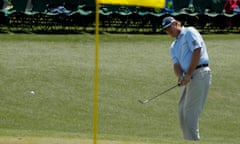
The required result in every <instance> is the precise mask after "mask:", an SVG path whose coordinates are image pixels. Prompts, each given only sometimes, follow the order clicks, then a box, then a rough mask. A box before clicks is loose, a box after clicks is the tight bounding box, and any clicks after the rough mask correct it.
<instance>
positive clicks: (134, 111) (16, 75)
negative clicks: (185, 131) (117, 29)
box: [0, 34, 240, 144]
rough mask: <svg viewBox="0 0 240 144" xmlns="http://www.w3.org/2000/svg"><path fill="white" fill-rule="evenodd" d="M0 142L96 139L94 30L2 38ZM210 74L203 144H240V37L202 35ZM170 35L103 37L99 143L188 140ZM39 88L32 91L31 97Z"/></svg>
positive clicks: (202, 123) (170, 143)
mask: <svg viewBox="0 0 240 144" xmlns="http://www.w3.org/2000/svg"><path fill="white" fill-rule="evenodd" d="M0 39H1V43H0V55H1V56H0V76H1V80H0V84H1V87H0V96H1V101H0V143H4V144H10V143H11V144H19V143H20V144H21V143H25V144H38V143H44V144H48V143H49V144H50V143H67V144H69V143H70V144H71V143H73V144H75V143H86V144H89V143H92V141H91V139H92V133H93V130H92V129H93V95H94V91H93V86H94V64H95V63H94V60H95V55H94V54H95V39H94V35H88V34H83V35H31V34H29V35H24V34H19V35H10V34H5V35H0ZM204 39H205V41H206V44H207V46H208V52H209V56H210V60H211V63H210V65H211V69H212V72H213V80H212V87H211V90H210V93H209V97H208V99H207V102H206V105H205V108H204V111H203V113H202V116H201V120H200V133H201V138H202V139H201V142H199V143H201V144H238V143H239V141H240V138H239V136H238V135H239V133H240V129H239V124H240V115H239V111H240V108H239V100H240V94H239V92H238V89H239V85H238V84H239V83H240V77H239V70H240V64H239V61H240V57H239V56H238V55H239V44H240V42H239V35H234V34H229V35H204ZM171 41H172V39H171V38H169V37H168V36H166V35H127V34H125V35H108V34H104V35H100V45H99V47H100V49H99V121H98V138H99V142H100V143H104V144H106V143H110V144H115V143H116V144H128V143H129V144H136V143H138V144H139V143H143V144H147V143H148V144H152V143H161V144H162V143H164V144H179V143H180V144H181V143H182V144H185V143H191V142H187V141H184V140H183V139H182V136H181V131H180V126H179V123H178V115H177V104H178V96H179V90H178V89H175V90H173V91H171V92H169V93H167V94H165V95H163V96H161V97H159V98H158V99H156V100H154V101H152V102H151V103H148V104H146V105H141V104H139V103H138V101H137V100H138V99H145V98H148V97H151V96H153V95H155V94H157V93H159V92H161V91H162V90H164V89H167V88H169V87H170V86H172V85H174V84H175V83H176V77H175V76H174V73H173V71H172V65H171V59H170V56H169V46H170V44H171ZM31 90H34V91H35V93H36V94H35V95H33V96H32V95H30V91H31Z"/></svg>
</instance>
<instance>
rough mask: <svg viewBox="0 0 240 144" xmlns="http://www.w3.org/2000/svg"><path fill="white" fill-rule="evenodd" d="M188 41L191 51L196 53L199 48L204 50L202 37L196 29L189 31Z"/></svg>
mask: <svg viewBox="0 0 240 144" xmlns="http://www.w3.org/2000/svg"><path fill="white" fill-rule="evenodd" d="M187 40H188V41H187V42H188V45H189V47H190V49H191V51H194V50H195V49H197V48H202V37H201V35H200V34H199V32H198V31H197V30H195V29H194V28H191V29H190V31H188V33H187Z"/></svg>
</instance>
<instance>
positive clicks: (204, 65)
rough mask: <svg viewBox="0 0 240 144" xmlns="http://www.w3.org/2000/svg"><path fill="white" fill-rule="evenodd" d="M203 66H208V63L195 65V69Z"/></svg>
mask: <svg viewBox="0 0 240 144" xmlns="http://www.w3.org/2000/svg"><path fill="white" fill-rule="evenodd" d="M203 67H208V64H200V65H198V66H197V67H196V69H199V68H203Z"/></svg>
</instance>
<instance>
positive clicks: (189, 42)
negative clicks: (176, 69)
mask: <svg viewBox="0 0 240 144" xmlns="http://www.w3.org/2000/svg"><path fill="white" fill-rule="evenodd" d="M197 48H201V57H200V60H199V65H200V64H208V63H209V58H208V53H207V48H206V45H205V42H204V40H203V38H202V36H201V35H200V33H199V32H198V31H197V30H196V29H195V28H193V27H186V28H185V27H182V30H181V33H180V34H179V36H178V38H177V39H176V40H175V41H173V43H172V45H171V48H170V53H171V57H172V62H173V64H175V63H180V65H181V68H182V70H183V71H184V72H187V70H188V68H189V65H190V62H191V57H192V53H193V51H194V50H195V49H197Z"/></svg>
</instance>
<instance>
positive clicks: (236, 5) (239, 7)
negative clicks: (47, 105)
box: [223, 0, 240, 14]
mask: <svg viewBox="0 0 240 144" xmlns="http://www.w3.org/2000/svg"><path fill="white" fill-rule="evenodd" d="M223 13H227V14H232V13H240V0H227V1H226V3H225V5H224V9H223Z"/></svg>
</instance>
